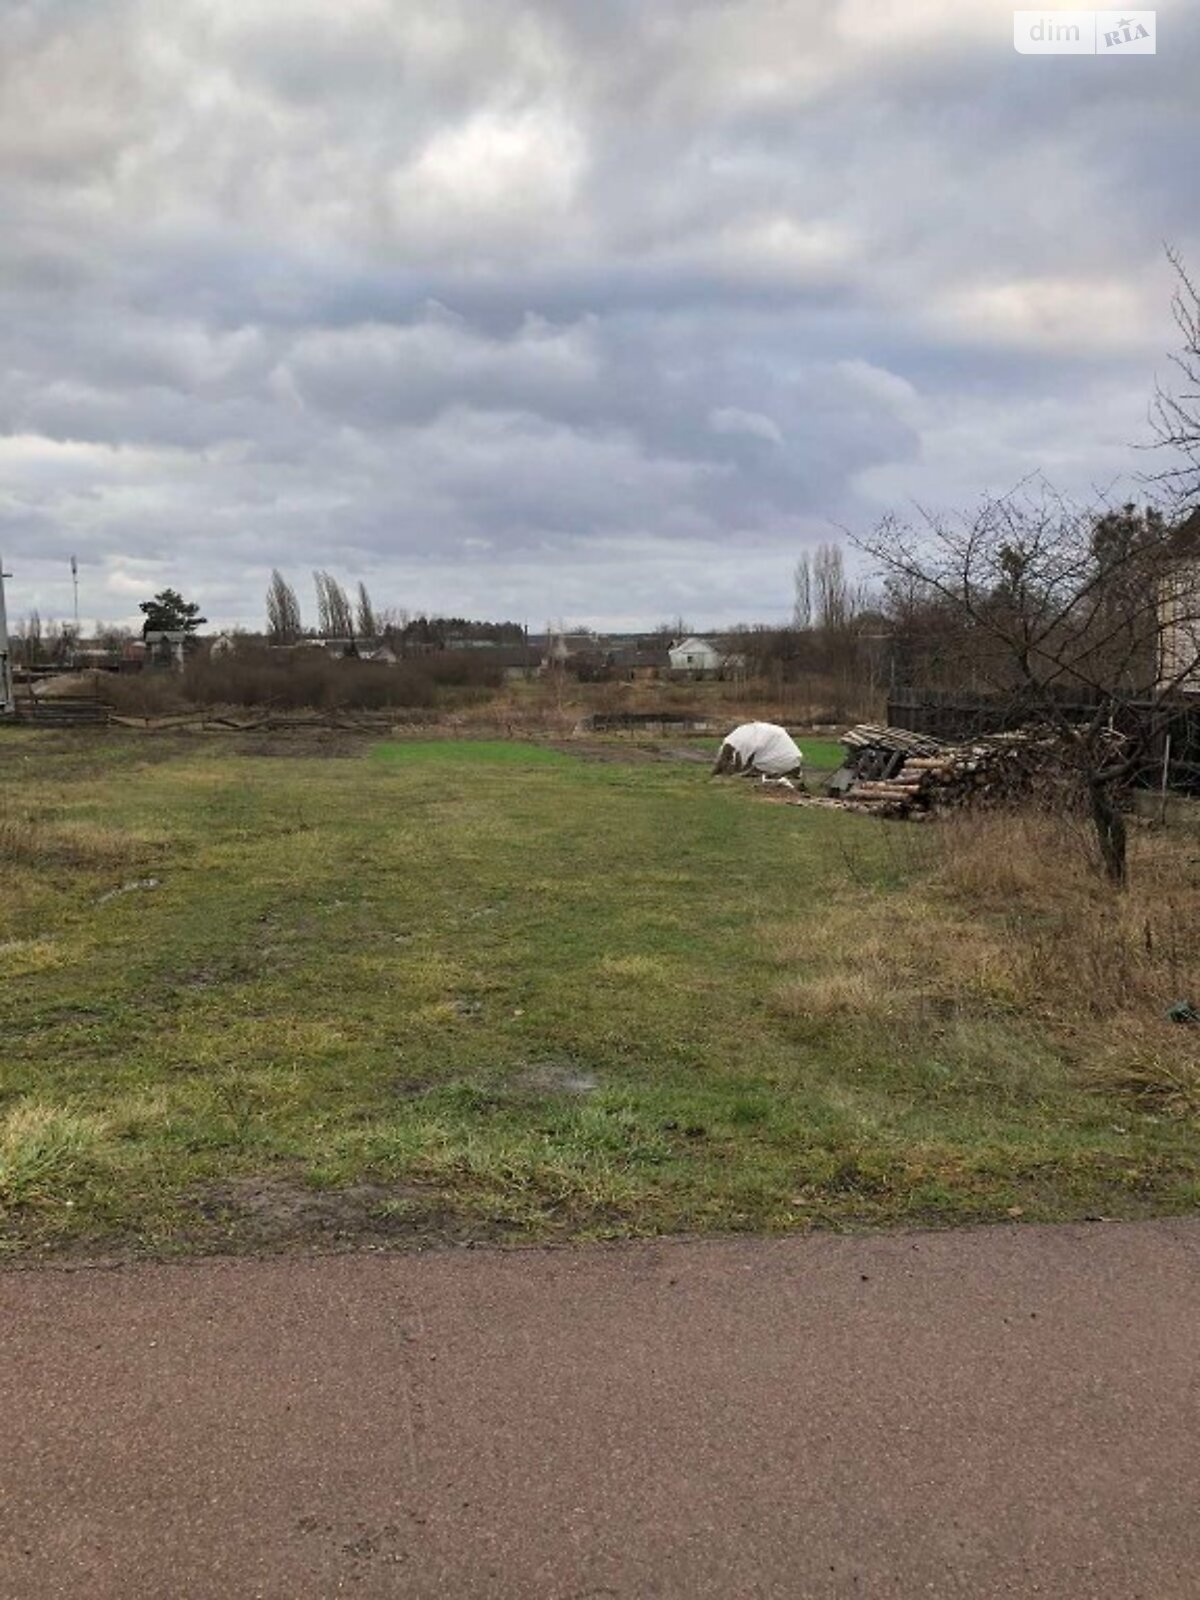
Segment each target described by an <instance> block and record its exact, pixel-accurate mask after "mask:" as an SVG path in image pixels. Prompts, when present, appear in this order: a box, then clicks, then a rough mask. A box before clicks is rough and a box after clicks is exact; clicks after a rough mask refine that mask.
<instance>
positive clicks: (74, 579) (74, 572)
mask: <svg viewBox="0 0 1200 1600" xmlns="http://www.w3.org/2000/svg"><path fill="white" fill-rule="evenodd" d="M71 583H72V585H73V586H74V589H75V644H76V646H78V644H79V563H78V561H76V559H75V557H74V556H72V557H71Z"/></svg>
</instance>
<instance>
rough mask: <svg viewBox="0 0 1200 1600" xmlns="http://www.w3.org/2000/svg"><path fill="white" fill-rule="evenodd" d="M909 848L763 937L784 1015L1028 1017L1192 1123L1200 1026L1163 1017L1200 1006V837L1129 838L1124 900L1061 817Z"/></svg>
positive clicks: (1199, 1081) (931, 831) (1052, 1038)
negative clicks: (884, 879) (1174, 1008)
mask: <svg viewBox="0 0 1200 1600" xmlns="http://www.w3.org/2000/svg"><path fill="white" fill-rule="evenodd" d="M1192 827H1193V828H1194V827H1195V823H1194V822H1193V823H1192ZM904 847H906V848H911V850H912V852H913V854H912V858H911V859H910V862H909V867H908V872H907V874H906V878H907V881H906V882H905V883H904V885H903V887H901V888H899V889H890V890H886V891H880V890H878V889H872V888H867V887H864V888H862V889H859V890H856V891H854V892H852V893H848V894H845V895H843V896H841V897H839V898H838V900H837V901H835V902H834V903H833V904H832V905H831V906H830V907H828V908H827V909H826V910H824V911H823V912H822V915H821V916H820V917H819V918H814V919H812V921H811V922H809V923H807V924H804V925H799V926H793V927H790V928H788V929H787V930H784V931H782V932H780V931H775V930H773V931H772V932H770V933H769V934H768V935H767V938H768V940H769V942H770V944H771V947H772V953H773V955H774V956H775V958H776V959H777V960H778V961H779V963H780V964H781V965H782V966H784V967H786V968H787V970H788V972H789V977H788V979H787V981H786V982H784V983H783V984H782V985H781V987H780V989H779V991H778V994H777V1003H778V1005H779V1007H780V1008H781V1009H782V1010H783V1011H784V1012H785V1013H786V1014H787V1015H790V1016H793V1017H797V1018H806V1019H809V1020H811V1021H814V1022H824V1021H833V1020H836V1019H844V1018H846V1017H847V1016H858V1017H860V1018H863V1019H865V1020H868V1021H870V1022H872V1023H874V1024H876V1025H878V1026H879V1027H880V1028H885V1029H892V1030H905V1029H908V1030H910V1031H911V1032H912V1033H913V1034H914V1035H915V1034H916V1033H918V1032H920V1033H926V1034H927V1033H928V1032H929V1031H931V1030H936V1029H937V1028H939V1027H941V1026H943V1025H946V1024H948V1023H949V1022H951V1021H952V1020H953V1021H954V1023H955V1024H957V1023H962V1022H965V1023H967V1024H973V1023H976V1022H980V1021H984V1022H986V1019H987V1018H988V1017H989V1016H990V1017H992V1018H998V1017H1001V1016H1003V1017H1007V1018H1011V1019H1018V1020H1020V1021H1021V1022H1022V1023H1024V1024H1025V1025H1027V1026H1030V1027H1032V1029H1033V1030H1034V1031H1035V1033H1036V1035H1037V1036H1038V1037H1041V1038H1044V1039H1046V1040H1047V1041H1049V1042H1052V1043H1053V1045H1054V1047H1055V1048H1056V1049H1059V1050H1061V1051H1063V1052H1064V1053H1065V1054H1066V1055H1067V1057H1068V1058H1069V1059H1070V1060H1071V1061H1072V1062H1073V1063H1074V1064H1075V1066H1076V1068H1077V1070H1078V1072H1079V1074H1080V1076H1081V1078H1082V1079H1083V1080H1084V1081H1086V1082H1088V1083H1090V1084H1091V1085H1093V1086H1094V1087H1096V1088H1098V1089H1104V1090H1107V1091H1111V1092H1117V1093H1121V1094H1125V1095H1128V1096H1131V1097H1134V1098H1136V1099H1138V1100H1140V1101H1152V1100H1153V1101H1157V1102H1158V1103H1159V1104H1160V1105H1161V1106H1162V1107H1163V1108H1164V1109H1168V1110H1171V1111H1174V1112H1181V1113H1200V1029H1197V1028H1194V1027H1192V1026H1189V1025H1186V1024H1185V1025H1180V1024H1177V1023H1174V1022H1171V1021H1169V1020H1168V1019H1167V1016H1166V1013H1167V1010H1168V1008H1169V1007H1170V1006H1171V1005H1172V1004H1173V1003H1175V1002H1176V1001H1179V1000H1193V1001H1195V1000H1197V999H1200V944H1198V943H1197V941H1196V939H1195V936H1194V930H1195V928H1196V927H1197V926H1198V925H1200V848H1198V846H1197V841H1196V837H1195V834H1194V832H1189V831H1187V830H1184V829H1180V830H1168V831H1153V830H1150V829H1147V828H1142V827H1135V828H1134V830H1133V835H1132V838H1131V844H1130V884H1129V888H1128V889H1127V890H1125V891H1124V892H1118V891H1114V890H1113V889H1112V888H1111V887H1110V886H1109V885H1108V884H1107V883H1106V882H1105V881H1104V880H1103V878H1102V877H1101V876H1100V875H1099V874H1098V873H1097V872H1096V871H1095V869H1094V866H1093V864H1092V863H1091V862H1090V861H1089V859H1088V846H1087V840H1086V835H1085V834H1084V833H1083V832H1082V831H1081V829H1080V827H1079V826H1078V825H1077V824H1076V823H1075V822H1074V821H1073V820H1072V819H1069V818H1067V819H1064V818H1052V817H1046V816H1038V815H1036V814H1021V815H1007V814H1003V815H1002V814H995V813H993V814H990V815H974V816H971V815H966V816H962V817H955V818H952V819H948V820H946V821H945V822H942V823H938V824H936V825H934V826H932V827H930V828H928V829H926V830H922V832H921V834H920V836H919V838H918V837H915V836H914V837H913V838H912V840H911V845H908V844H906V845H905V846H904Z"/></svg>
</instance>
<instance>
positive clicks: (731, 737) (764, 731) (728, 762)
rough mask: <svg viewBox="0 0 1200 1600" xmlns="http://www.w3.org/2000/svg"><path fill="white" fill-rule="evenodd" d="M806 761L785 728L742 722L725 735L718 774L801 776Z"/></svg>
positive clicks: (778, 776) (767, 723)
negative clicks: (799, 773)
mask: <svg viewBox="0 0 1200 1600" xmlns="http://www.w3.org/2000/svg"><path fill="white" fill-rule="evenodd" d="M803 761H804V757H803V756H802V755H801V754H800V750H799V748H798V747H797V745H796V744H795V742H794V741H793V739H792V737H791V735H790V734H789V733H788V732H787V730H786V729H785V728H781V727H779V726H778V725H777V724H776V723H774V722H743V723H742V725H741V727H740V728H735V729H734V730H733V732H732V733H728V734H726V735H725V741H724V743H723V744H722V746H721V753H720V755H719V756H718V757H717V764H716V767H715V768H714V771H716V772H747V773H757V774H761V775H762V776H763V777H765V778H782V777H783V776H784V775H785V774H787V773H793V772H799V770H800V767H801V765H802V763H803Z"/></svg>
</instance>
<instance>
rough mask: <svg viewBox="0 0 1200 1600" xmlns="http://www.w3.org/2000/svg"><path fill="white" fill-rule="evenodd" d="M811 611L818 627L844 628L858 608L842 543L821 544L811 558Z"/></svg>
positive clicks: (830, 629) (832, 629) (834, 630)
mask: <svg viewBox="0 0 1200 1600" xmlns="http://www.w3.org/2000/svg"><path fill="white" fill-rule="evenodd" d="M812 590H813V598H812V614H813V620H814V621H815V623H816V625H817V627H818V628H824V629H827V630H828V631H830V632H836V631H838V630H839V629H841V628H844V627H845V626H846V625H847V623H848V622H849V621H850V620H851V618H852V616H853V615H854V611H855V604H854V599H853V596H852V591H851V588H850V584H849V582H848V581H847V578H846V563H845V560H844V558H843V556H842V547H841V545H837V544H819V545H818V546H817V549H816V553H815V554H814V556H813V558H812Z"/></svg>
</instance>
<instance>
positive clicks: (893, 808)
mask: <svg viewBox="0 0 1200 1600" xmlns="http://www.w3.org/2000/svg"><path fill="white" fill-rule="evenodd" d="M914 739H919V740H920V742H921V744H922V745H923V746H924V747H925V748H923V749H920V750H913V753H911V754H910V753H908V752H909V751H910V750H912V749H913V747H912V744H911V741H913V740H914ZM842 742H843V744H845V745H846V746H847V748H848V750H849V751H850V752H851V754H850V756H849V757H848V759H849V761H850V762H851V763H852V764H853V766H861V765H874V766H878V765H879V763H878V761H877V760H876V761H875V762H874V763H865V762H864V761H863V756H864V755H865V753H866V752H868V751H872V752H878V751H883V752H887V751H893V752H899V754H900V755H902V756H903V762H902V764H898V763H897V762H892V763H891V765H892V766H893V767H896V768H898V769H897V770H895V771H894V775H893V776H891V777H886V778H881V777H863V778H857V777H856V778H854V779H853V781H852V782H850V783H849V784H848V785H847V786H846V787H845V788H844V789H843V791H842V792H843V800H844V802H845V804H846V805H848V806H852V807H853V808H854V809H855V810H861V811H870V812H873V813H875V814H876V815H878V816H887V817H918V816H927V815H930V814H931V813H934V812H938V811H946V810H952V809H954V808H956V807H959V806H966V805H1005V804H1011V803H1012V802H1014V801H1016V800H1018V799H1020V798H1021V797H1022V796H1025V795H1027V794H1028V793H1029V792H1030V790H1031V788H1032V787H1033V785H1034V783H1035V782H1037V781H1038V780H1039V779H1042V778H1045V777H1047V776H1059V777H1061V776H1062V773H1061V752H1060V751H1059V749H1058V747H1057V746H1056V744H1055V742H1054V741H1053V740H1051V739H1047V738H1046V737H1045V736H1043V735H1040V734H1038V733H1037V732H1033V731H1023V732H1018V733H1007V734H997V735H995V736H993V737H990V738H987V739H982V740H980V741H978V742H976V743H971V744H957V745H948V744H942V743H940V742H939V741H938V740H935V739H929V738H927V737H925V736H923V735H911V734H908V733H907V732H906V731H905V730H903V729H892V728H876V727H873V726H869V727H868V726H864V727H862V728H856V729H852V730H851V733H850V734H848V735H847V736H846V737H845V738H844V739H843V741H842Z"/></svg>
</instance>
